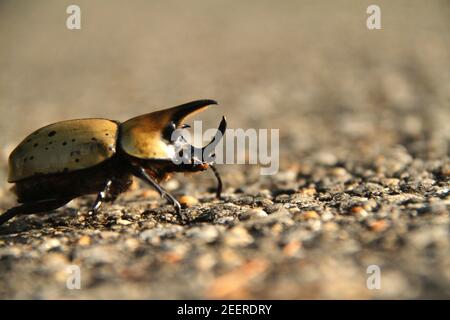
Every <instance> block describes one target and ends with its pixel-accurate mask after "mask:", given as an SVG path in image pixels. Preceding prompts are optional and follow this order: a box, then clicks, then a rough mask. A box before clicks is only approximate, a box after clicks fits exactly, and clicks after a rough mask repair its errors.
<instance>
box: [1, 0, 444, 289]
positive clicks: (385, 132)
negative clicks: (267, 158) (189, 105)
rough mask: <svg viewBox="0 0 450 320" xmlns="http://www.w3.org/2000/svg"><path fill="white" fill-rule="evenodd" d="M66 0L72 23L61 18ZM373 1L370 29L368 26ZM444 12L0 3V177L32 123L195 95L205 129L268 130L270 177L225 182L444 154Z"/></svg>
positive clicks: (313, 4)
mask: <svg viewBox="0 0 450 320" xmlns="http://www.w3.org/2000/svg"><path fill="white" fill-rule="evenodd" d="M70 4H77V5H79V6H80V8H81V30H68V29H67V28H66V25H65V23H66V19H67V17H68V14H66V8H67V6H69V5H70ZM371 4H377V5H379V6H380V7H381V24H382V29H381V30H368V29H367V27H366V19H367V17H368V14H367V13H366V9H367V7H368V6H369V5H371ZM449 17H450V2H449V1H446V0H445V1H444V0H436V1H414V0H408V1H406V0H405V1H401V0H396V1H381V0H379V1H378V0H377V1H372V0H371V1H365V0H360V1H347V0H338V1H308V0H307V1H297V0H286V1H281V2H275V1H269V0H257V1H256V0H245V1H239V2H236V1H235V2H233V1H225V0H223V1H222V0H218V1H208V0H195V1H164V2H159V1H143V0H142V1H139V0H133V1H127V2H125V1H113V0H107V1H106V0H104V1H101V0H97V1H87V0H86V1H83V0H76V1H65V0H63V1H62V0H54V1H49V0H41V1H18V0H10V1H8V0H0V70H1V72H0V114H1V117H0V133H1V134H0V151H1V152H2V153H1V160H0V164H1V170H0V178H1V179H0V181H1V183H5V179H6V177H5V173H6V161H7V157H8V155H9V152H10V151H11V150H12V149H13V148H14V147H15V145H17V143H19V142H20V141H21V140H22V139H23V138H24V137H25V135H27V134H28V133H30V132H32V131H33V130H35V129H37V128H39V127H41V126H43V125H46V124H50V123H52V122H55V121H60V120H65V119H73V118H85V117H103V118H110V119H116V120H121V121H123V120H126V119H128V118H130V117H133V116H135V115H139V114H142V113H147V112H151V111H154V110H157V109H161V108H166V107H170V106H174V105H177V104H181V103H184V102H187V101H190V100H195V99H202V98H211V99H216V100H218V101H219V103H220V107H219V108H217V109H215V108H211V109H210V110H208V111H207V112H205V113H203V114H201V115H199V116H198V119H203V120H205V121H207V125H205V126H207V127H208V126H209V127H216V126H217V124H218V122H219V121H220V117H221V115H222V114H225V115H226V116H227V119H228V124H229V127H230V128H279V129H280V154H281V159H280V161H281V169H280V172H281V174H280V175H278V176H269V177H259V176H258V172H259V170H256V169H255V168H254V167H250V168H247V169H244V168H245V167H243V166H238V167H231V168H228V167H227V166H222V167H226V168H221V169H222V170H223V171H224V175H225V181H226V183H227V188H230V189H229V190H234V189H233V188H238V187H240V188H241V190H242V189H243V190H244V191H245V185H243V182H244V181H248V179H250V178H249V177H253V178H252V179H254V181H256V180H258V179H262V180H263V181H265V182H264V183H265V184H266V186H269V189H270V188H271V186H272V184H273V183H281V185H284V186H285V187H289V183H284V180H289V177H290V176H289V174H290V172H292V170H293V172H294V175H296V174H297V171H298V170H299V168H298V166H299V163H300V162H301V166H303V167H304V166H306V165H307V164H308V163H310V164H312V165H325V166H329V165H331V166H333V165H336V164H342V163H347V162H348V161H357V162H359V163H366V164H367V166H368V167H369V168H373V167H374V166H375V167H376V166H377V164H380V163H382V165H383V166H387V169H386V168H384V169H383V168H380V167H378V168H377V170H381V171H383V170H384V171H383V172H389V170H393V171H395V170H396V168H397V169H398V167H396V165H397V164H398V163H405V161H406V162H408V161H409V160H405V157H406V158H408V157H409V158H408V159H411V158H414V159H421V160H423V161H433V160H436V161H444V163H448V154H449V148H450V143H449V141H450V126H449V123H450V107H449V102H450V86H449V84H450V72H449V70H450V50H449V44H450V32H449V30H450V19H449ZM380 155H381V156H383V157H384V158H385V159H388V160H389V161H391V162H389V161H388V160H386V161H384V160H380V159H383V158H380ZM389 157H390V158H389ZM376 161H378V162H376ZM380 161H381V162H380ZM383 161H384V162H383ZM389 166H390V167H389ZM439 166H440V167H439V168H444V167H443V165H442V162H440V164H439ZM245 170H248V171H245ZM290 170H291V171H290ZM286 172H287V173H286ZM442 172H444V169H442ZM445 172H447V171H445ZM387 176H389V175H387ZM182 179H183V178H182ZM195 179H203V178H202V177H196V178H195ZM208 179H211V178H208ZM281 180H283V181H281ZM294 180H295V178H294ZM297 182H298V181H297ZM283 183H284V184H283ZM292 183H294V182H292V179H291V184H292ZM257 187H260V185H257ZM278 187H279V185H278ZM3 190H4V191H3V195H5V196H6V198H5V199H6V200H3V199H2V200H1V201H2V202H1V203H2V204H3V206H4V207H6V206H7V204H11V203H12V200H11V196H10V193H9V192H8V191H7V189H6V185H4V188H3ZM333 290H339V287H335V289H333ZM169 296H170V295H169ZM257 296H258V295H257ZM279 296H283V295H282V294H280V295H279ZM292 296H295V297H296V295H295V294H294V295H292ZM292 296H289V295H287V296H285V297H292ZM325 296H326V295H325ZM335 296H339V293H337V291H333V292H332V293H329V295H328V297H335ZM172 297H173V295H172Z"/></svg>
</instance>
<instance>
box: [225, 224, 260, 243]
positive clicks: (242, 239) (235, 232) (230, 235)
mask: <svg viewBox="0 0 450 320" xmlns="http://www.w3.org/2000/svg"><path fill="white" fill-rule="evenodd" d="M224 242H225V244H226V245H228V246H230V247H243V246H246V245H249V244H251V243H252V242H253V237H252V236H251V235H250V234H249V233H248V232H247V230H246V229H245V228H243V227H240V226H236V227H233V228H231V229H230V230H229V231H228V232H226V233H225V237H224Z"/></svg>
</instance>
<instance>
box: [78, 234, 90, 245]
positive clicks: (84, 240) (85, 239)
mask: <svg viewBox="0 0 450 320" xmlns="http://www.w3.org/2000/svg"><path fill="white" fill-rule="evenodd" d="M78 244H79V245H80V246H88V245H90V244H91V237H89V236H86V235H84V236H82V237H81V238H80V239H78Z"/></svg>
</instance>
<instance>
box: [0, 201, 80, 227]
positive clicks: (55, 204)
mask: <svg viewBox="0 0 450 320" xmlns="http://www.w3.org/2000/svg"><path fill="white" fill-rule="evenodd" d="M70 200H72V198H64V199H50V200H41V201H36V202H30V203H24V204H22V205H20V206H17V207H14V208H11V209H9V210H8V211H6V212H5V213H4V214H2V215H1V216H0V225H2V224H3V223H5V222H6V221H8V220H10V219H12V218H14V217H15V216H17V215H21V214H33V213H38V212H46V211H52V210H56V209H58V208H60V207H62V206H64V205H65V204H66V203H68V202H69V201H70Z"/></svg>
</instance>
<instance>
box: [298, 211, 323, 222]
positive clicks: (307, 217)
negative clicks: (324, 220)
mask: <svg viewBox="0 0 450 320" xmlns="http://www.w3.org/2000/svg"><path fill="white" fill-rule="evenodd" d="M302 216H303V218H304V219H305V220H311V219H320V216H319V214H318V213H317V212H316V211H305V212H303V215H302Z"/></svg>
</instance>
